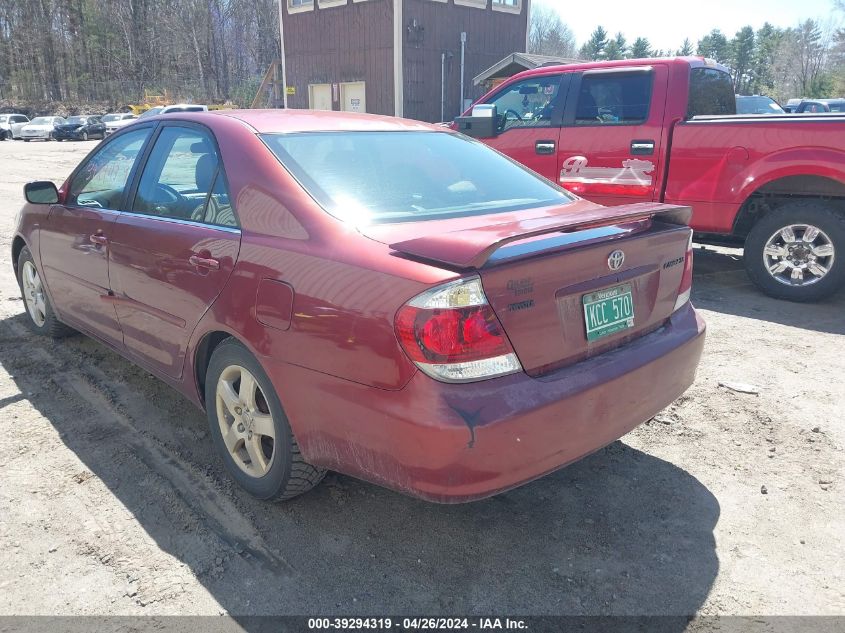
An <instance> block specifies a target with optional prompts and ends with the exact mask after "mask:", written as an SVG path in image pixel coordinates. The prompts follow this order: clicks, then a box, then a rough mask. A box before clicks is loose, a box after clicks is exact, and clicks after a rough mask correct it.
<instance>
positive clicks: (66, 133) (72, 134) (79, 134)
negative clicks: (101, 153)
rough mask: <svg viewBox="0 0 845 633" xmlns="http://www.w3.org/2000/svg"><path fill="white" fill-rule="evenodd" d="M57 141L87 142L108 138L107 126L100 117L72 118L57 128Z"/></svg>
mask: <svg viewBox="0 0 845 633" xmlns="http://www.w3.org/2000/svg"><path fill="white" fill-rule="evenodd" d="M54 136H55V139H56V140H57V141H87V140H88V139H91V138H100V139H103V138H106V124H105V123H103V120H102V118H100V117H99V116H71V117H68V118H67V120H66V121H65V122H64V123H62V124H60V125H57V126H56V132H55V135H54Z"/></svg>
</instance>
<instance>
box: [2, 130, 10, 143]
mask: <svg viewBox="0 0 845 633" xmlns="http://www.w3.org/2000/svg"><path fill="white" fill-rule="evenodd" d="M0 140H3V141H11V140H12V130H3V135H2V137H0Z"/></svg>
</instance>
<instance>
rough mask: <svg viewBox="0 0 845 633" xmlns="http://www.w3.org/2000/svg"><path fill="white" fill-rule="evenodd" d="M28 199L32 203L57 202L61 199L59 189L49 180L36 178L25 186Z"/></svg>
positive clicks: (24, 190) (24, 191) (24, 189)
mask: <svg viewBox="0 0 845 633" xmlns="http://www.w3.org/2000/svg"><path fill="white" fill-rule="evenodd" d="M23 195H24V197H26V201H27V202H30V203H32V204H56V203H58V201H59V190H58V189H56V185H54V184H53V183H52V182H50V181H49V180H36V181H35V182H28V183H26V184H25V185H24V186H23Z"/></svg>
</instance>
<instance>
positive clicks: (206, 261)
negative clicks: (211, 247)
mask: <svg viewBox="0 0 845 633" xmlns="http://www.w3.org/2000/svg"><path fill="white" fill-rule="evenodd" d="M188 262H189V263H190V264H191V266H196V267H197V268H208V269H209V270H220V262H219V261H217V260H216V259H211V258H210V257H199V256H198V255H191V256H190V257H189V258H188Z"/></svg>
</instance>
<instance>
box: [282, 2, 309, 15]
mask: <svg viewBox="0 0 845 633" xmlns="http://www.w3.org/2000/svg"><path fill="white" fill-rule="evenodd" d="M313 9H314V0H288V13H301V12H302V11H311V10H313Z"/></svg>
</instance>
